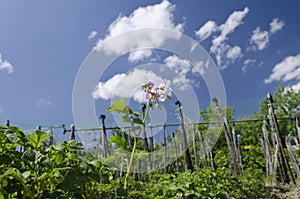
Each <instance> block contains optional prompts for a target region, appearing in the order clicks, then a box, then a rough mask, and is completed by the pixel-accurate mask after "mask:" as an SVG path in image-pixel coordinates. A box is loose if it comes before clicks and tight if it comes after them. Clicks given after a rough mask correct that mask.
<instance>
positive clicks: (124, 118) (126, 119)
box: [120, 115, 132, 123]
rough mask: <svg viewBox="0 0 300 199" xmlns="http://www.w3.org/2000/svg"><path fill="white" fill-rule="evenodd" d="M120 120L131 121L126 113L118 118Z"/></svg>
mask: <svg viewBox="0 0 300 199" xmlns="http://www.w3.org/2000/svg"><path fill="white" fill-rule="evenodd" d="M120 122H127V123H131V122H132V121H131V118H130V117H129V116H128V115H125V116H122V117H121V118H120Z"/></svg>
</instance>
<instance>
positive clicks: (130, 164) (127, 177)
mask: <svg viewBox="0 0 300 199" xmlns="http://www.w3.org/2000/svg"><path fill="white" fill-rule="evenodd" d="M133 138H134V144H133V148H132V152H131V156H130V161H129V165H128V168H127V173H126V176H125V182H124V189H126V188H127V185H128V179H129V175H130V171H131V166H132V162H133V156H134V152H135V148H136V145H137V139H136V135H134V137H133Z"/></svg>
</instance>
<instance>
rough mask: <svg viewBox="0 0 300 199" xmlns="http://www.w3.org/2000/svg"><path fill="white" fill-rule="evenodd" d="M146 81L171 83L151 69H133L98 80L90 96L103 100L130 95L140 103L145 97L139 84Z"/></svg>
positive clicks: (128, 96) (129, 96)
mask: <svg viewBox="0 0 300 199" xmlns="http://www.w3.org/2000/svg"><path fill="white" fill-rule="evenodd" d="M147 81H153V82H157V83H160V82H164V83H166V84H167V85H170V83H171V82H170V80H166V79H164V78H162V77H160V76H158V75H156V74H155V73H154V72H152V71H148V70H140V69H134V70H133V71H132V72H130V73H128V74H125V73H121V74H116V75H114V76H113V77H112V78H110V79H109V80H107V81H106V82H99V84H98V85H97V86H96V88H95V90H94V92H93V93H92V97H93V98H94V99H99V98H101V99H105V100H107V99H111V98H116V97H122V98H131V97H132V98H133V99H134V100H135V101H137V102H139V103H142V102H144V101H145V98H144V95H143V93H142V91H141V85H142V84H144V83H145V82H147Z"/></svg>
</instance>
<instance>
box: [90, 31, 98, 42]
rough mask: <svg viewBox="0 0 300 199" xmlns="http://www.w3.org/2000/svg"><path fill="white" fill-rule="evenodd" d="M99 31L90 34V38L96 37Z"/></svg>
mask: <svg viewBox="0 0 300 199" xmlns="http://www.w3.org/2000/svg"><path fill="white" fill-rule="evenodd" d="M97 34H98V33H97V32H96V31H94V30H93V31H92V32H90V34H89V37H88V40H91V39H94V38H95V37H96V35H97Z"/></svg>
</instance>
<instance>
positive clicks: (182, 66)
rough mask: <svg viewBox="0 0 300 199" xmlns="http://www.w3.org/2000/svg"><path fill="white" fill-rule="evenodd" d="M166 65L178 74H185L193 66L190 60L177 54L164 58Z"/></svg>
mask: <svg viewBox="0 0 300 199" xmlns="http://www.w3.org/2000/svg"><path fill="white" fill-rule="evenodd" d="M164 63H165V65H166V66H167V67H168V68H170V69H173V70H174V71H175V72H176V73H177V74H180V75H183V76H185V75H186V74H187V73H188V72H189V71H190V70H191V68H192V65H191V64H190V62H189V61H188V60H186V59H182V58H180V57H178V56H176V55H172V56H169V57H167V58H166V59H165V60H164Z"/></svg>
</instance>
